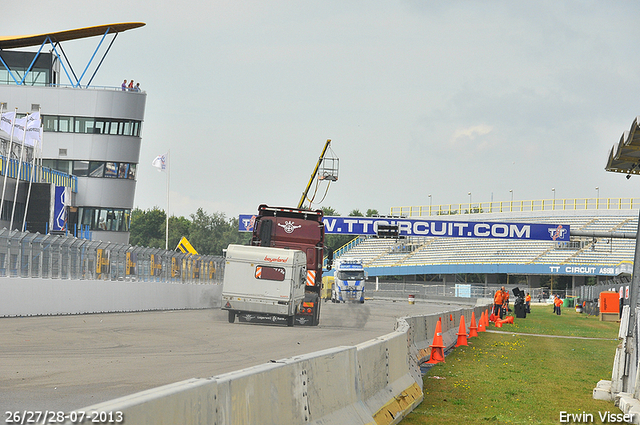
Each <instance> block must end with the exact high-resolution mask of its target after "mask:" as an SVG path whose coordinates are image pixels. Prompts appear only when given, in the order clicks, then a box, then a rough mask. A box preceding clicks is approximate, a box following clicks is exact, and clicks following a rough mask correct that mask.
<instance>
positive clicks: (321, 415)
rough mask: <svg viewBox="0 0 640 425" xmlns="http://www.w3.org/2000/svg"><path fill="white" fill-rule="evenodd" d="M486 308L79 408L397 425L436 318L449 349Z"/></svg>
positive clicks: (412, 397)
mask: <svg viewBox="0 0 640 425" xmlns="http://www.w3.org/2000/svg"><path fill="white" fill-rule="evenodd" d="M487 308H488V307H487V306H482V307H476V308H461V309H458V310H455V311H452V312H450V313H447V314H440V315H430V316H417V317H408V318H403V319H399V320H398V322H397V324H396V330H395V331H394V332H391V333H390V334H387V335H384V336H382V337H378V338H374V339H372V340H370V341H367V342H365V343H362V344H360V345H357V346H355V347H337V348H332V349H329V350H324V351H318V352H315V353H311V354H307V355H304V356H298V357H292V358H289V359H284V360H280V361H277V362H274V363H267V364H264V365H260V366H255V367H252V368H247V369H243V370H240V371H237V372H231V373H227V374H224V375H220V376H217V377H212V378H208V379H192V380H187V381H183V382H179V383H176V384H171V385H167V386H163V387H159V388H156V389H152V390H149V391H144V392H141V393H137V394H133V395H131V396H127V397H122V398H120V399H116V400H112V401H107V402H104V403H100V404H97V405H94V406H90V407H86V408H84V409H80V411H83V412H91V411H94V412H114V411H120V412H122V414H123V417H124V419H125V421H126V422H125V423H127V424H128V425H131V424H149V425H151V424H153V425H161V424H167V425H173V424H177V423H180V424H188V425H205V424H215V425H240V424H252V425H253V424H256V425H262V424H265V425H266V424H291V425H295V424H316V425H321V424H322V425H344V424H350V425H352V424H353V425H357V424H361V425H365V424H366V425H372V424H377V425H383V424H397V423H398V422H400V421H401V420H402V418H404V417H405V416H406V415H407V414H408V413H409V412H410V411H411V410H413V409H414V408H415V407H416V406H417V405H418V404H419V403H420V402H421V401H422V400H423V398H424V395H423V393H422V375H421V373H420V370H419V363H420V362H422V361H425V360H427V359H428V358H429V354H430V352H429V350H428V347H429V344H431V341H432V339H433V335H434V333H435V328H436V323H437V322H438V320H440V321H441V323H442V333H443V341H444V344H445V345H446V346H447V348H451V347H452V346H453V345H454V344H455V342H456V339H457V337H456V332H457V329H458V326H459V324H460V316H461V315H462V314H464V316H465V322H467V328H468V325H469V323H470V318H471V313H472V312H475V316H476V321H477V319H478V318H479V317H480V313H481V312H482V311H484V310H485V309H487ZM456 324H457V325H456ZM76 423H77V422H76Z"/></svg>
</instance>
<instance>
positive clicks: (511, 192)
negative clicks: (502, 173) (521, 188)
mask: <svg viewBox="0 0 640 425" xmlns="http://www.w3.org/2000/svg"><path fill="white" fill-rule="evenodd" d="M509 193H510V194H511V203H512V204H513V189H509Z"/></svg>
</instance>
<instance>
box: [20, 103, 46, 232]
mask: <svg viewBox="0 0 640 425" xmlns="http://www.w3.org/2000/svg"><path fill="white" fill-rule="evenodd" d="M40 112H41V110H40V108H38V117H40ZM40 119H42V117H40ZM25 133H26V131H25ZM39 141H40V142H42V124H40V140H39ZM37 147H38V140H36V142H35V143H34V145H33V150H32V154H31V172H30V173H29V190H28V191H27V202H26V203H25V206H24V217H23V218H22V231H23V232H25V231H26V230H27V229H26V228H25V226H26V224H27V210H28V209H29V199H30V197H31V183H33V177H34V172H35V169H36V149H37Z"/></svg>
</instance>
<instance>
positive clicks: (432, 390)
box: [401, 306, 620, 425]
mask: <svg viewBox="0 0 640 425" xmlns="http://www.w3.org/2000/svg"><path fill="white" fill-rule="evenodd" d="M552 309H553V307H552V306H538V307H537V306H532V308H531V314H530V315H527V318H526V319H515V323H514V324H513V325H504V326H503V327H502V328H501V329H496V328H494V327H493V325H492V326H491V327H490V328H489V329H490V330H494V329H495V330H501V331H503V332H505V333H490V332H484V333H480V334H479V337H478V338H471V339H469V345H468V346H461V347H458V348H456V349H454V350H453V351H452V352H451V354H449V355H448V356H447V357H446V362H445V363H440V364H437V365H435V366H433V367H432V368H431V369H430V370H429V371H428V372H427V373H426V374H425V376H424V379H423V381H424V401H423V402H422V403H421V404H420V406H418V407H417V408H416V409H415V410H414V411H413V412H412V413H411V414H409V415H408V416H407V417H406V418H405V419H404V420H403V421H402V422H401V424H403V425H414V424H558V423H560V412H561V411H565V412H568V413H574V414H582V413H583V412H584V413H588V414H592V415H593V418H594V421H593V423H601V421H600V419H599V414H598V412H602V413H603V414H604V412H606V411H611V412H612V413H614V414H617V413H620V410H619V409H618V408H617V407H615V406H614V405H613V403H610V402H604V401H600V400H593V399H592V390H593V388H594V387H595V386H596V384H597V382H598V381H599V380H601V379H611V370H612V367H613V357H614V354H615V349H616V346H617V345H618V341H617V340H616V338H617V334H618V327H619V324H618V323H612V322H600V321H599V320H598V318H597V317H588V316H586V315H584V314H577V313H575V310H573V309H564V310H563V314H562V315H561V316H557V315H555V314H553V312H552ZM516 332H518V333H520V332H522V333H531V334H543V335H563V336H572V337H587V338H604V339H603V340H598V339H575V338H572V339H567V338H556V337H553V336H525V335H516V334H515V333H516Z"/></svg>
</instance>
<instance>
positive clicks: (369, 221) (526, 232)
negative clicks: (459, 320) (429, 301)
mask: <svg viewBox="0 0 640 425" xmlns="http://www.w3.org/2000/svg"><path fill="white" fill-rule="evenodd" d="M255 217H256V216H255V215H247V214H243V215H240V217H239V230H240V231H241V232H252V231H253V223H254V221H255ZM380 225H386V226H389V225H391V226H395V225H397V226H398V230H399V235H400V236H425V237H432V236H440V237H447V238H484V239H523V240H538V241H556V242H562V241H564V242H566V241H569V230H570V228H569V225H563V224H533V223H511V222H509V223H502V222H489V221H454V220H434V219H429V218H426V219H424V218H421V219H409V218H369V217H324V230H325V233H326V234H344V235H376V234H377V230H378V226H380Z"/></svg>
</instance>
